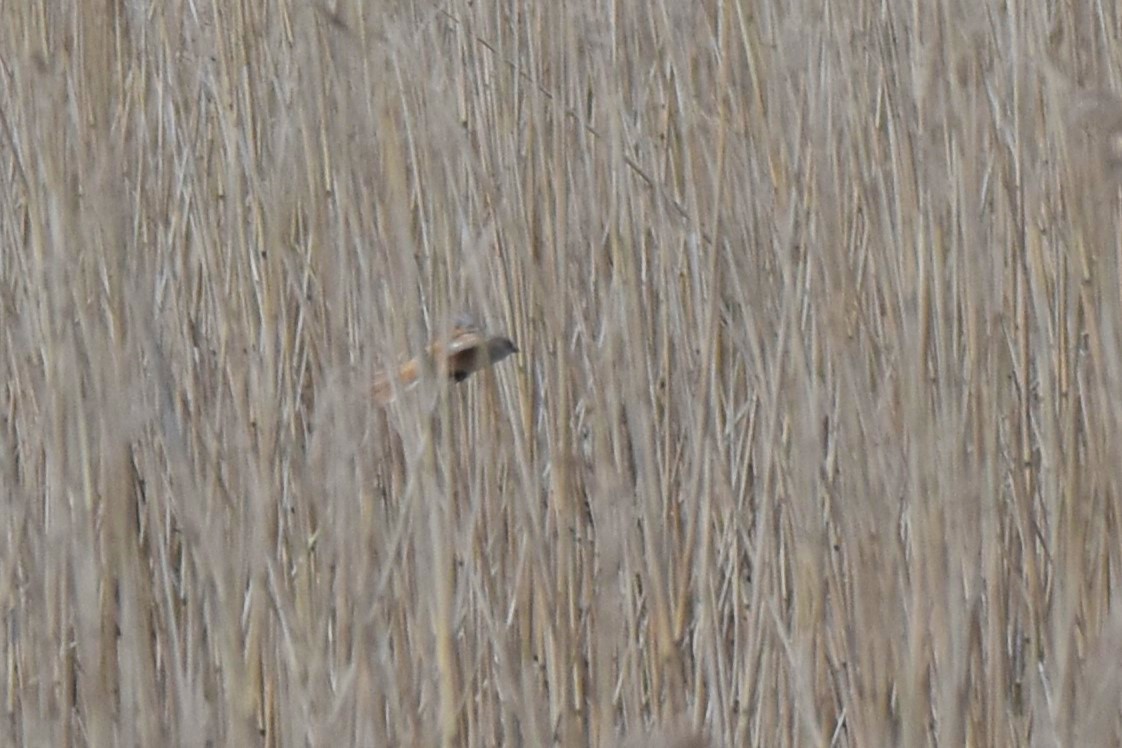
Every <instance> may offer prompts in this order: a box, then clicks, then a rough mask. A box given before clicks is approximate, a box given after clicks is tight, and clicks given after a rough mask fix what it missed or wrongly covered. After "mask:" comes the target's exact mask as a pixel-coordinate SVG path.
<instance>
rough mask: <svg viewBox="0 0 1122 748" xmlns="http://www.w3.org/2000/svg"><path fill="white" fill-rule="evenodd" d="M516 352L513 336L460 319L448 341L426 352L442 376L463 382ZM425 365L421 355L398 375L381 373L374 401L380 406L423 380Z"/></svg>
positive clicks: (375, 389)
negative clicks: (493, 332)
mask: <svg viewBox="0 0 1122 748" xmlns="http://www.w3.org/2000/svg"><path fill="white" fill-rule="evenodd" d="M514 353H518V347H517V346H516V345H515V344H514V342H513V341H512V340H511V339H510V338H506V337H503V336H501V335H495V336H488V335H486V334H484V333H483V331H482V330H480V329H479V328H478V327H476V326H475V325H473V324H471V323H470V322H461V323H460V324H458V325H456V327H454V328H453V329H452V334H451V335H449V336H448V338H447V340H446V341H436V342H434V343H432V344H431V345H429V347H428V348H427V349H426V351H425V353H424V354H423V355H424V356H425V357H427V358H428V361H429V362H431V364H432V366H433V367H434V370H435V371H436V373H437V374H438V375H439V376H440V377H442V378H443V377H447V378H449V379H451V380H452V381H453V382H462V381H463V380H465V379H467V378H468V377H469V376H471V375H472V374H474V373H475V372H477V371H479V370H480V369H483V368H485V367H487V366H491V365H493V364H496V363H498V362H499V361H502V360H503V359H504V358H506V357H507V356H510V355H511V354H514ZM424 367H425V361H424V360H423V359H422V357H420V356H418V357H416V358H413V359H411V360H410V361H407V362H406V363H404V364H402V365H401V366H399V367H398V368H397V371H396V377H395V376H394V373H391V372H382V373H381V374H379V375H378V377H377V378H376V379H375V380H374V400H375V401H376V402H377V403H378V404H379V405H387V404H389V403H390V402H393V399H394V397H395V394H396V392H397V391H404V390H408V389H410V388H411V387H413V386H414V385H415V384H416V383H417V382H418V380H420V378H421V374H422V373H423V372H424ZM395 378H396V380H397V382H396V387H395V382H394V379H395Z"/></svg>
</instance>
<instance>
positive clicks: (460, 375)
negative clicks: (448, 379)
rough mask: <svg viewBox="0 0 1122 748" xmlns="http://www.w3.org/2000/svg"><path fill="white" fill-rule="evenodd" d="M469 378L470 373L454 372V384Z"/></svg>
mask: <svg viewBox="0 0 1122 748" xmlns="http://www.w3.org/2000/svg"><path fill="white" fill-rule="evenodd" d="M467 378H468V373H467V372H466V371H454V372H452V381H453V382H462V381H464V380H465V379H467Z"/></svg>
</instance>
